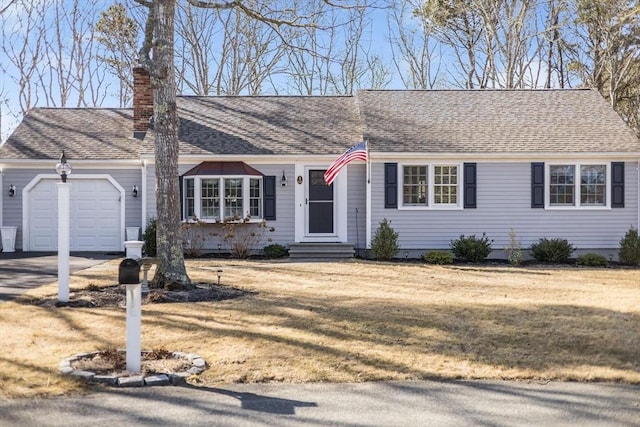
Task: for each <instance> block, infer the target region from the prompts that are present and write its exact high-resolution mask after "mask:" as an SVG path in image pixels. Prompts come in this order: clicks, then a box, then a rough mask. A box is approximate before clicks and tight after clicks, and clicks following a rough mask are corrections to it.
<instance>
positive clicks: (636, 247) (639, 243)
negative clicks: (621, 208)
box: [618, 227, 640, 265]
mask: <svg viewBox="0 0 640 427" xmlns="http://www.w3.org/2000/svg"><path fill="white" fill-rule="evenodd" d="M618 259H619V260H620V262H621V263H623V264H627V265H640V236H638V230H636V229H635V228H633V227H631V228H630V229H629V231H627V234H625V235H624V237H623V238H622V239H621V240H620V249H619V250H618Z"/></svg>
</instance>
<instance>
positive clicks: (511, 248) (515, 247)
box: [504, 228, 522, 265]
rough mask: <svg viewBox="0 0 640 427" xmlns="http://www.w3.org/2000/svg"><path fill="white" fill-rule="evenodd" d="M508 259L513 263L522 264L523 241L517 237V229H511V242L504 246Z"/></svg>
mask: <svg viewBox="0 0 640 427" xmlns="http://www.w3.org/2000/svg"><path fill="white" fill-rule="evenodd" d="M504 252H505V253H506V254H507V259H508V260H509V264H511V265H520V263H521V262H522V243H520V241H519V240H518V239H517V238H516V231H515V230H514V229H513V228H512V229H511V230H510V231H509V244H508V245H507V246H506V247H505V248H504Z"/></svg>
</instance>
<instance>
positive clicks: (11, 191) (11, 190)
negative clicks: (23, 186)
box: [9, 184, 16, 197]
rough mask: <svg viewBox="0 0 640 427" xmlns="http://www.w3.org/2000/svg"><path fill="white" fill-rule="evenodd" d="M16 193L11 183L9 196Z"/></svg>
mask: <svg viewBox="0 0 640 427" xmlns="http://www.w3.org/2000/svg"><path fill="white" fill-rule="evenodd" d="M15 195H16V186H15V185H13V184H11V185H10V186H9V197H13V196H15Z"/></svg>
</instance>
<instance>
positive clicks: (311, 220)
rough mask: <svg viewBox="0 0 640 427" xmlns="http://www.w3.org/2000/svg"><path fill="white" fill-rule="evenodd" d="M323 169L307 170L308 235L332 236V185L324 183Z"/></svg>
mask: <svg viewBox="0 0 640 427" xmlns="http://www.w3.org/2000/svg"><path fill="white" fill-rule="evenodd" d="M324 173H325V170H324V169H310V170H309V179H308V181H307V182H308V183H309V197H308V201H307V209H308V229H309V234H333V183H332V184H331V185H327V184H326V183H325V182H324Z"/></svg>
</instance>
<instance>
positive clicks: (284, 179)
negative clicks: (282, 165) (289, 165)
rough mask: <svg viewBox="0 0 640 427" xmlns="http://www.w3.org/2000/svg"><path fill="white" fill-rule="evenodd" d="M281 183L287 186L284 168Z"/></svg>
mask: <svg viewBox="0 0 640 427" xmlns="http://www.w3.org/2000/svg"><path fill="white" fill-rule="evenodd" d="M280 185H281V186H283V187H286V186H287V176H286V175H285V174H284V170H282V178H280Z"/></svg>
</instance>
